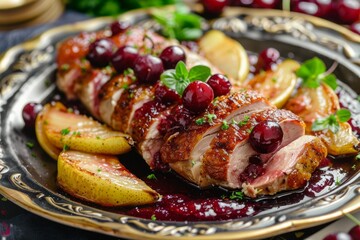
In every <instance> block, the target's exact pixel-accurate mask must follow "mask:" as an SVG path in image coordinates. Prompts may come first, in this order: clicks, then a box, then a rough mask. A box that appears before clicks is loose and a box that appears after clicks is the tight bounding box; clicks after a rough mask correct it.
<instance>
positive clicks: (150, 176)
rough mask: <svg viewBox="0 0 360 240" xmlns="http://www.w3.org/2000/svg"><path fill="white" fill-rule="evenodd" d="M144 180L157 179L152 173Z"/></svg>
mask: <svg viewBox="0 0 360 240" xmlns="http://www.w3.org/2000/svg"><path fill="white" fill-rule="evenodd" d="M146 178H147V179H151V180H156V179H157V178H156V176H155V174H153V173H151V174H149V175H148V176H147V177H146Z"/></svg>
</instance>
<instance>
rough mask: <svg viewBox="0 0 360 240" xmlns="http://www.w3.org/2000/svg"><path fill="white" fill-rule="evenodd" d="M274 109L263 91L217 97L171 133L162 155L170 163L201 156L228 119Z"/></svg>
mask: <svg viewBox="0 0 360 240" xmlns="http://www.w3.org/2000/svg"><path fill="white" fill-rule="evenodd" d="M267 108H274V107H273V106H272V105H270V103H269V102H268V101H267V100H266V99H265V98H264V97H263V96H262V95H261V94H259V93H257V92H255V91H251V90H249V91H242V92H236V93H232V94H229V95H225V96H221V97H219V98H217V99H215V100H214V101H213V102H212V103H211V104H210V106H209V107H208V109H207V110H206V111H205V112H204V113H202V114H200V115H199V116H197V117H196V118H195V121H192V123H191V124H190V125H189V126H188V127H187V128H186V129H182V130H181V131H177V132H175V133H172V134H171V135H170V136H167V137H166V138H167V139H166V142H165V143H164V145H163V147H162V148H161V158H162V159H163V161H165V162H168V163H173V162H178V161H190V162H191V161H192V160H197V159H200V157H201V156H202V155H203V154H204V152H205V151H206V150H207V149H208V148H209V147H210V143H211V140H212V139H213V138H214V137H215V135H214V134H216V133H217V132H218V131H219V130H220V129H221V125H222V123H223V122H224V121H227V122H229V123H230V122H231V121H232V120H234V121H241V120H242V119H243V118H244V116H245V115H249V114H252V113H254V112H258V111H261V110H264V109H267Z"/></svg>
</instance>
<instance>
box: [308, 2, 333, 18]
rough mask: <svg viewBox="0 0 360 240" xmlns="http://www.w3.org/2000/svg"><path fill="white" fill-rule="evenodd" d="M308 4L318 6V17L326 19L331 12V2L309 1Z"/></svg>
mask: <svg viewBox="0 0 360 240" xmlns="http://www.w3.org/2000/svg"><path fill="white" fill-rule="evenodd" d="M310 2H313V3H315V4H316V5H317V6H318V15H317V16H319V17H328V16H329V15H330V13H331V10H332V1H331V0H311V1H310Z"/></svg>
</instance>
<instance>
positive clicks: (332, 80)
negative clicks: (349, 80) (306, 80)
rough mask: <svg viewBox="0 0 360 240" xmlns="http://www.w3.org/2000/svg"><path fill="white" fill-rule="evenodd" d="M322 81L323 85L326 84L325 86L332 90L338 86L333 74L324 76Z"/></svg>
mask: <svg viewBox="0 0 360 240" xmlns="http://www.w3.org/2000/svg"><path fill="white" fill-rule="evenodd" d="M322 81H323V82H324V83H326V84H327V85H329V87H331V88H332V89H333V90H335V89H336V88H337V86H338V84H337V82H336V77H335V75H334V74H329V75H327V76H325V77H324V78H323V80H322Z"/></svg>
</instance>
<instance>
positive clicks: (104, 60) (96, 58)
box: [86, 38, 116, 67]
mask: <svg viewBox="0 0 360 240" xmlns="http://www.w3.org/2000/svg"><path fill="white" fill-rule="evenodd" d="M115 47H116V46H115V44H114V42H113V41H112V40H111V39H109V38H102V39H98V40H96V41H95V42H93V43H91V44H90V46H89V53H88V55H87V56H86V58H87V59H88V60H89V61H90V63H91V65H93V66H94V67H105V66H106V65H108V64H109V62H110V59H111V57H112V54H113V51H114V49H115Z"/></svg>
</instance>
